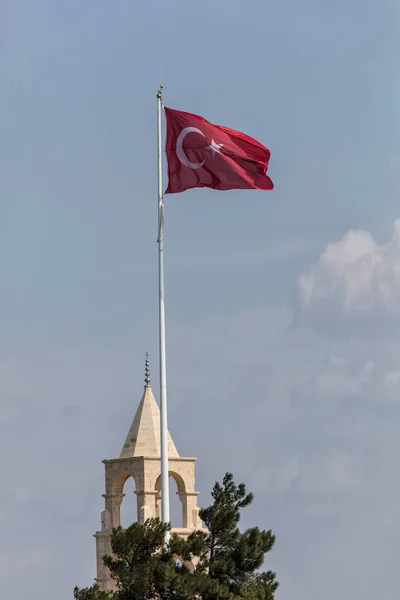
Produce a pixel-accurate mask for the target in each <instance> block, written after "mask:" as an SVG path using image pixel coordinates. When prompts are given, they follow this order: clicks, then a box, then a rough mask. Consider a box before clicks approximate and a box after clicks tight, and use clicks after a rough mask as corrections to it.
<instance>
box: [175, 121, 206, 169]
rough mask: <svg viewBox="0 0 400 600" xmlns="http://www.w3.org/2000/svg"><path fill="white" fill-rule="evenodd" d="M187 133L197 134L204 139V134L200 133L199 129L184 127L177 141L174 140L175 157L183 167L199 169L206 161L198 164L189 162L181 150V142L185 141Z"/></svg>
mask: <svg viewBox="0 0 400 600" xmlns="http://www.w3.org/2000/svg"><path fill="white" fill-rule="evenodd" d="M188 133H199V134H200V135H202V136H203V137H206V136H205V135H204V133H203V132H202V131H200V129H197V127H185V129H182V131H181V132H180V134H179V136H178V139H177V140H176V155H177V157H178V158H179V160H180V161H181V163H182V164H183V165H185V167H189V169H201V167H202V166H203V165H204V163H205V162H206V159H204V160H203V161H202V162H198V163H194V162H190V160H189V159H188V157H187V156H186V154H185V151H184V149H183V140H184V139H185V137H186V136H187V134H188Z"/></svg>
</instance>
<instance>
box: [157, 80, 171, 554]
mask: <svg viewBox="0 0 400 600" xmlns="http://www.w3.org/2000/svg"><path fill="white" fill-rule="evenodd" d="M161 124H162V86H160V89H159V90H158V93H157V142H158V143H157V147H158V156H157V158H158V289H159V335H160V350H159V351H160V411H161V520H162V522H163V523H169V522H170V514H169V473H168V420H167V369H166V356H165V307H164V256H163V252H164V239H163V238H164V201H163V177H162V129H161ZM168 540H169V532H168V534H167V536H166V540H165V541H166V542H168Z"/></svg>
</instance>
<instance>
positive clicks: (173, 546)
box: [74, 473, 278, 600]
mask: <svg viewBox="0 0 400 600" xmlns="http://www.w3.org/2000/svg"><path fill="white" fill-rule="evenodd" d="M212 497H213V504H211V506H209V507H208V508H205V509H202V510H201V511H200V517H201V519H202V521H203V522H204V525H205V527H206V528H207V530H208V533H207V534H205V533H204V532H201V531H197V532H193V533H192V534H191V535H190V536H189V537H188V539H187V540H183V539H182V538H179V537H178V536H172V537H171V540H170V542H169V544H168V546H167V547H166V548H165V547H164V539H165V533H166V531H168V530H169V529H170V527H169V525H165V524H163V523H161V522H160V521H159V520H158V519H149V520H147V521H146V522H145V523H144V524H141V523H134V524H133V525H131V526H130V527H128V528H127V529H122V528H121V527H118V528H117V529H115V530H114V531H113V533H112V537H111V546H112V551H113V557H110V556H106V557H104V564H105V565H106V566H107V567H108V568H109V570H110V572H111V574H112V577H113V578H114V579H115V581H116V584H117V590H116V591H115V592H114V593H107V592H102V591H100V589H99V587H98V586H97V585H95V586H92V587H91V588H86V589H82V590H79V589H78V588H75V590H74V598H75V600H172V599H173V600H199V599H201V600H233V599H235V598H238V599H242V600H273V599H274V594H275V591H276V589H277V587H278V583H277V581H276V580H275V573H273V572H272V571H266V572H259V571H258V569H259V568H260V567H261V566H262V564H263V562H264V558H265V554H266V553H267V552H269V551H270V550H271V549H272V547H273V545H274V543H275V536H274V535H273V534H272V533H271V531H263V530H260V529H259V528H258V527H252V528H250V529H247V530H246V531H244V532H243V533H242V532H240V530H239V527H238V525H239V521H240V514H241V509H243V508H245V507H246V506H248V505H249V504H251V502H252V501H253V495H252V494H248V493H246V487H245V485H244V484H242V483H241V484H240V485H238V486H237V485H236V484H235V482H234V480H233V476H232V474H231V473H227V474H226V475H225V477H224V479H223V482H222V485H221V484H220V483H216V484H215V485H214V488H213V491H212ZM189 565H190V567H191V568H189Z"/></svg>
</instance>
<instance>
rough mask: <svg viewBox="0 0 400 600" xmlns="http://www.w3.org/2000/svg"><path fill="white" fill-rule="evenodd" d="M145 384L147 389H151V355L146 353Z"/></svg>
mask: <svg viewBox="0 0 400 600" xmlns="http://www.w3.org/2000/svg"><path fill="white" fill-rule="evenodd" d="M144 382H145V384H146V387H150V383H151V377H150V361H149V353H148V352H146V362H145V363H144Z"/></svg>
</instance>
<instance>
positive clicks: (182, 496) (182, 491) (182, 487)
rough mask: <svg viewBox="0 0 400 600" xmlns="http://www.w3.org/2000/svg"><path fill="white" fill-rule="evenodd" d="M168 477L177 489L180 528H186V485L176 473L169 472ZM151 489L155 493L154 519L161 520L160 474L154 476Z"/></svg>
mask: <svg viewBox="0 0 400 600" xmlns="http://www.w3.org/2000/svg"><path fill="white" fill-rule="evenodd" d="M168 475H169V477H170V478H172V479H173V480H174V481H175V483H176V487H177V490H178V491H177V495H178V498H179V500H180V502H181V504H182V508H181V524H180V527H184V528H185V527H187V512H188V502H187V491H186V483H185V480H184V479H183V477H182V476H181V475H180V474H179V473H177V472H176V471H169V472H168ZM153 489H154V491H155V493H156V497H155V509H156V517H157V518H158V519H161V474H160V473H158V476H156V478H155V481H154V484H153Z"/></svg>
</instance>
